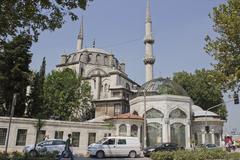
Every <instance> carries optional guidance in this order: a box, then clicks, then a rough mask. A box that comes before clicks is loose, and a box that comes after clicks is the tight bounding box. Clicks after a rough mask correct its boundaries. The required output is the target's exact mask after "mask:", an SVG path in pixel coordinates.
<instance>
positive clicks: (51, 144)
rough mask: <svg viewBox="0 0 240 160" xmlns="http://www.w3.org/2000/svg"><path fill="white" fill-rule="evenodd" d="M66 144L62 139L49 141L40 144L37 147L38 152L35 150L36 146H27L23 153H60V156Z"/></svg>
mask: <svg viewBox="0 0 240 160" xmlns="http://www.w3.org/2000/svg"><path fill="white" fill-rule="evenodd" d="M65 144H66V142H65V141H64V140H62V139H49V140H46V141H42V142H40V143H38V144H37V145H36V151H35V150H34V145H27V146H25V147H24V149H23V152H24V153H29V154H31V155H36V154H43V153H46V152H50V153H53V152H58V155H61V154H62V152H63V151H64V148H65Z"/></svg>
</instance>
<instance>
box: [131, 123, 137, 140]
mask: <svg viewBox="0 0 240 160" xmlns="http://www.w3.org/2000/svg"><path fill="white" fill-rule="evenodd" d="M131 136H132V137H137V136H138V126H137V125H135V124H133V125H132V126H131Z"/></svg>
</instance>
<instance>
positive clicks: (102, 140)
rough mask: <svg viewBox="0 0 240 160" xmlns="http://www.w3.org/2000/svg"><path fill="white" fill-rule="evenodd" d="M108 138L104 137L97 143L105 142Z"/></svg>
mask: <svg viewBox="0 0 240 160" xmlns="http://www.w3.org/2000/svg"><path fill="white" fill-rule="evenodd" d="M107 139H108V138H103V139H101V140H99V141H98V142H96V144H102V143H103V142H105V141H106V140H107Z"/></svg>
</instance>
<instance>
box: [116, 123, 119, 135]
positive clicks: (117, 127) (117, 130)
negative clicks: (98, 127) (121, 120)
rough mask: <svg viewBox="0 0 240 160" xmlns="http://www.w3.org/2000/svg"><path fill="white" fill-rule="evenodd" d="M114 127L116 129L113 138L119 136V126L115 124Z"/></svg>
mask: <svg viewBox="0 0 240 160" xmlns="http://www.w3.org/2000/svg"><path fill="white" fill-rule="evenodd" d="M115 127H116V132H115V136H119V124H115Z"/></svg>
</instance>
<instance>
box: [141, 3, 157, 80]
mask: <svg viewBox="0 0 240 160" xmlns="http://www.w3.org/2000/svg"><path fill="white" fill-rule="evenodd" d="M153 43H154V39H153V36H152V20H151V14H150V0H147V9H146V21H145V37H144V44H145V56H144V60H143V62H144V64H145V69H146V82H147V81H150V80H152V79H153V64H154V62H155V58H154V56H153Z"/></svg>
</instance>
